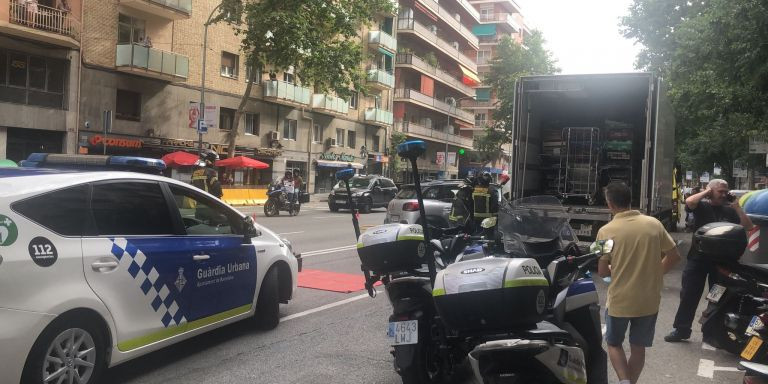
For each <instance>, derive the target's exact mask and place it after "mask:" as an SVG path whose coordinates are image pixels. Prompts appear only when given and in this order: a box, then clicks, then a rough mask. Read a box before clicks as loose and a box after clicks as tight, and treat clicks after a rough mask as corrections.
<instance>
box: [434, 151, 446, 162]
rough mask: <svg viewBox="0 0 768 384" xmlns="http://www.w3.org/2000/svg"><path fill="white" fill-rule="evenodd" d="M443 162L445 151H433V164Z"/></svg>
mask: <svg viewBox="0 0 768 384" xmlns="http://www.w3.org/2000/svg"><path fill="white" fill-rule="evenodd" d="M444 163H445V152H437V153H435V164H438V165H443V164H444Z"/></svg>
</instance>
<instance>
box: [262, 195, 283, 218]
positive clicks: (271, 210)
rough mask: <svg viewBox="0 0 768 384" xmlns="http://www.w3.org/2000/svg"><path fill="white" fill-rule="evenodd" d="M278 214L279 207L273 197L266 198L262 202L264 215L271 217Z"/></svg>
mask: <svg viewBox="0 0 768 384" xmlns="http://www.w3.org/2000/svg"><path fill="white" fill-rule="evenodd" d="M279 214H280V209H279V208H278V206H277V201H275V199H267V202H266V203H264V216H267V217H272V216H277V215H279Z"/></svg>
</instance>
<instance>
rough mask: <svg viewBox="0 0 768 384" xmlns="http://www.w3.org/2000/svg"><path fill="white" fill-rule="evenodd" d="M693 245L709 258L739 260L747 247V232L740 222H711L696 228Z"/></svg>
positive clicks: (713, 259)
mask: <svg viewBox="0 0 768 384" xmlns="http://www.w3.org/2000/svg"><path fill="white" fill-rule="evenodd" d="M693 247H694V248H693V249H694V250H695V251H696V252H698V253H699V255H701V256H703V257H704V258H706V259H708V260H712V261H715V262H733V261H738V260H739V258H741V255H742V254H743V253H744V250H745V249H746V248H747V234H746V231H744V227H742V226H741V225H738V224H733V223H710V224H707V225H703V226H702V227H701V228H699V229H698V230H696V234H695V235H694V244H693Z"/></svg>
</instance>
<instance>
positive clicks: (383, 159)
mask: <svg viewBox="0 0 768 384" xmlns="http://www.w3.org/2000/svg"><path fill="white" fill-rule="evenodd" d="M388 164H389V156H386V155H384V154H381V153H369V154H368V163H366V167H365V168H366V169H365V173H367V174H369V175H382V176H386V173H387V171H388V170H387V165H388Z"/></svg>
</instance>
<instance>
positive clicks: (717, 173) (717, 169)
mask: <svg viewBox="0 0 768 384" xmlns="http://www.w3.org/2000/svg"><path fill="white" fill-rule="evenodd" d="M722 171H723V169H722V168H720V166H719V165H717V164H715V166H714V169H713V170H712V174H713V175H715V176H720V174H721V173H722Z"/></svg>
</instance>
